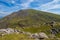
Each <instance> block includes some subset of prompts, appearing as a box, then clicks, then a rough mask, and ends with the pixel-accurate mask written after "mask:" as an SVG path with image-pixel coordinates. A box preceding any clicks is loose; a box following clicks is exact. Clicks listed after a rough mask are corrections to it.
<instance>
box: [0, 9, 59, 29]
mask: <svg viewBox="0 0 60 40" xmlns="http://www.w3.org/2000/svg"><path fill="white" fill-rule="evenodd" d="M50 21H56V22H60V15H56V14H53V13H48V12H43V11H39V10H34V9H25V10H20V11H18V12H14V13H12V14H10V15H8V16H6V17H4V18H2V19H1V20H0V28H6V27H14V28H15V27H28V26H33V25H40V24H43V23H46V22H50Z"/></svg>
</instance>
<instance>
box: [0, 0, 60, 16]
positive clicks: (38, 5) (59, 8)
mask: <svg viewBox="0 0 60 40" xmlns="http://www.w3.org/2000/svg"><path fill="white" fill-rule="evenodd" d="M29 8H32V9H36V10H41V11H46V12H52V13H56V14H60V0H0V16H5V15H8V14H10V13H12V12H16V11H18V10H21V9H29Z"/></svg>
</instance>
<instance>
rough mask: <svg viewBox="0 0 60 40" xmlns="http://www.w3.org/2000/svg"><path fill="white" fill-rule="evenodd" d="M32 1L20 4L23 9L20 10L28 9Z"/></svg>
mask: <svg viewBox="0 0 60 40" xmlns="http://www.w3.org/2000/svg"><path fill="white" fill-rule="evenodd" d="M33 1H34V0H28V1H27V2H26V3H22V4H20V5H21V6H22V7H23V8H22V9H26V8H29V6H30V3H31V2H33Z"/></svg>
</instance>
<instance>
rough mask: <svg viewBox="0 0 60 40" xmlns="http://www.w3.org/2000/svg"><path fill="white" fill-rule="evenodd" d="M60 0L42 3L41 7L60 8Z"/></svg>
mask: <svg viewBox="0 0 60 40" xmlns="http://www.w3.org/2000/svg"><path fill="white" fill-rule="evenodd" d="M59 1H60V0H53V1H51V2H48V3H46V4H43V5H41V6H40V7H39V8H40V9H41V10H44V11H47V10H50V9H55V8H60V4H59Z"/></svg>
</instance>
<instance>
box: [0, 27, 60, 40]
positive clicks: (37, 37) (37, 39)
mask: <svg viewBox="0 0 60 40" xmlns="http://www.w3.org/2000/svg"><path fill="white" fill-rule="evenodd" d="M13 33H16V34H25V35H27V36H28V38H32V39H35V40H43V39H49V38H51V39H54V38H56V36H55V35H54V34H50V35H47V34H46V33H44V32H40V33H30V32H24V31H21V30H17V29H12V28H6V29H0V36H1V37H2V36H4V35H6V34H8V35H9V34H13ZM56 39H57V40H60V38H56Z"/></svg>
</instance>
